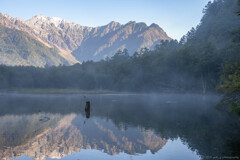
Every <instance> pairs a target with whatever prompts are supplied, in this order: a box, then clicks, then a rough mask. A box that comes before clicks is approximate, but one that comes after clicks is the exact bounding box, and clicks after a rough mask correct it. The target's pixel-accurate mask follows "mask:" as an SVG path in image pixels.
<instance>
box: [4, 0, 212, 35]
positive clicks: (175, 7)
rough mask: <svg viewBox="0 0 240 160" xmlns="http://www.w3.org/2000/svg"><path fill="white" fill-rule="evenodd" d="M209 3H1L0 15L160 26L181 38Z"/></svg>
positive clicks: (82, 0)
mask: <svg viewBox="0 0 240 160" xmlns="http://www.w3.org/2000/svg"><path fill="white" fill-rule="evenodd" d="M208 1H209V0H1V2H0V12H1V13H3V14H6V13H9V14H10V15H11V16H13V17H21V18H23V19H24V20H26V19H29V18H31V17H32V16H35V15H38V14H43V15H46V16H50V17H60V18H64V19H66V20H68V21H70V22H75V23H78V24H81V25H84V26H101V25H106V24H108V23H109V22H110V21H117V22H120V23H122V24H125V23H127V22H129V21H136V22H145V23H147V24H148V25H150V24H151V23H157V24H158V25H159V26H160V27H162V28H163V29H164V30H165V31H166V32H167V34H168V35H169V36H170V37H172V38H175V39H180V38H181V37H182V36H183V35H184V34H186V33H187V31H189V30H190V29H191V28H192V27H195V26H196V25H197V24H199V22H200V19H201V17H202V10H203V8H204V6H205V5H206V4H207V2H208Z"/></svg>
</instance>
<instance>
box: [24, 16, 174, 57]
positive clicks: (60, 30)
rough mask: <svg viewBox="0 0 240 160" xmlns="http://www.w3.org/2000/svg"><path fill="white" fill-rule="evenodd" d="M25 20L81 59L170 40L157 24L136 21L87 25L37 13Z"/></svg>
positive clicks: (43, 37)
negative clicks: (148, 24) (97, 25)
mask: <svg viewBox="0 0 240 160" xmlns="http://www.w3.org/2000/svg"><path fill="white" fill-rule="evenodd" d="M25 23H26V25H28V26H29V27H30V28H32V29H33V30H34V34H36V35H38V37H39V38H40V39H41V40H43V41H44V42H46V43H48V44H49V45H51V46H55V47H57V48H58V49H60V50H61V51H65V52H67V53H70V52H72V55H73V56H75V57H76V58H77V60H79V61H86V60H100V59H103V58H104V57H106V56H108V57H111V56H112V55H113V54H114V53H116V52H117V50H118V49H124V48H127V49H128V50H129V51H130V53H133V52H134V51H137V50H139V49H140V48H142V47H148V48H151V47H153V46H154V45H155V44H157V43H159V42H160V41H161V40H170V38H169V37H168V36H167V34H166V33H165V32H164V31H163V29H162V28H160V27H159V26H158V25H157V24H152V25H151V26H147V25H146V24H145V23H136V22H134V21H131V22H129V23H127V24H125V25H122V24H120V23H118V22H114V21H113V22H111V23H109V24H107V25H105V26H100V27H86V26H81V25H79V24H75V23H70V22H68V21H66V20H64V19H60V18H55V17H54V18H51V17H46V16H43V15H38V16H34V17H33V18H31V19H29V20H27V21H26V22H25Z"/></svg>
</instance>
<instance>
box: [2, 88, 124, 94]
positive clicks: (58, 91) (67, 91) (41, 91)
mask: <svg viewBox="0 0 240 160" xmlns="http://www.w3.org/2000/svg"><path fill="white" fill-rule="evenodd" d="M0 93H3V94H4V93H9V94H11V93H13V94H14V93H15V94H69V95H70V94H124V93H125V92H117V91H106V90H92V91H91V90H89V91H87V90H77V89H7V90H0Z"/></svg>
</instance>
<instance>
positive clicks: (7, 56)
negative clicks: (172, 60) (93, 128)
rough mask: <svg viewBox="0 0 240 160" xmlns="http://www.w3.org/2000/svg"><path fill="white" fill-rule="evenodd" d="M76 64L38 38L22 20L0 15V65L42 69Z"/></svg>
mask: <svg viewBox="0 0 240 160" xmlns="http://www.w3.org/2000/svg"><path fill="white" fill-rule="evenodd" d="M76 62H77V61H76V60H75V58H72V59H71V58H68V57H66V56H64V55H62V54H60V52H59V51H58V50H57V49H54V48H53V47H51V46H49V45H47V43H45V42H44V41H42V40H41V39H40V38H38V36H37V35H36V34H34V31H33V30H32V29H31V28H30V27H28V26H27V25H26V24H25V23H24V22H23V20H21V19H19V18H16V19H15V18H12V17H11V16H9V15H2V14H1V13H0V64H4V65H10V66H16V65H23V66H36V67H44V66H52V65H55V66H58V65H60V64H61V65H71V64H74V63H76Z"/></svg>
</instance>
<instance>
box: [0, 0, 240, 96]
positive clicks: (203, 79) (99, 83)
mask: <svg viewBox="0 0 240 160" xmlns="http://www.w3.org/2000/svg"><path fill="white" fill-rule="evenodd" d="M238 10H240V9H239V6H238V5H237V0H217V1H214V2H209V3H208V5H207V6H206V8H205V9H204V13H205V14H204V16H203V18H202V20H201V23H200V25H199V26H197V27H196V29H195V28H192V29H191V31H189V32H188V33H187V34H186V35H185V36H184V37H183V38H182V39H181V40H180V42H178V41H176V40H171V41H163V42H161V44H159V45H157V46H156V47H155V49H154V50H149V49H147V48H143V49H141V50H140V51H139V52H135V53H134V54H133V56H129V53H128V51H127V50H126V49H125V50H119V51H118V52H117V53H116V54H115V55H114V56H113V57H112V58H107V59H106V60H102V61H99V62H92V61H89V62H83V63H82V64H76V65H74V66H70V67H65V66H60V67H50V68H49V67H47V68H45V69H43V68H34V67H12V68H10V67H5V66H1V67H0V81H1V82H0V87H1V88H9V87H12V88H78V89H84V90H96V89H103V90H123V91H137V92H139V91H145V92H147V91H151V92H152V91H169V90H174V91H181V92H182V91H197V92H199V91H201V92H203V93H205V92H207V91H214V90H215V88H216V87H217V86H218V85H221V84H222V86H224V85H226V84H224V83H225V82H224V81H221V78H220V77H221V76H222V77H229V76H226V75H228V73H226V66H227V65H232V64H233V61H232V60H233V59H234V61H236V62H237V63H239V62H240V61H239V59H240V58H239V57H240V56H239V53H240V46H239V45H238V43H233V42H232V39H233V38H234V36H238V35H237V34H239V33H240V32H238V33H235V34H234V35H233V34H231V33H232V31H234V30H237V29H238V27H239V26H240V19H239V17H238V16H237V15H236V12H237V11H238ZM25 56H27V55H25ZM231 74H232V73H231ZM237 78H238V75H237ZM222 80H223V78H222ZM227 83H228V82H227ZM234 83H235V80H234ZM234 85H236V84H234Z"/></svg>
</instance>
